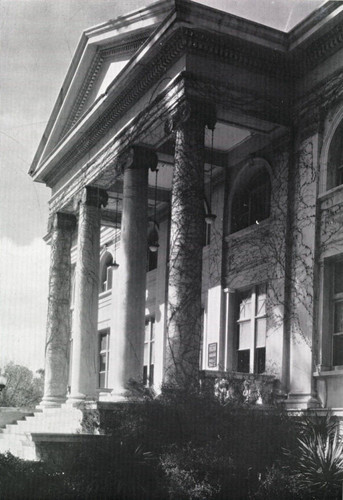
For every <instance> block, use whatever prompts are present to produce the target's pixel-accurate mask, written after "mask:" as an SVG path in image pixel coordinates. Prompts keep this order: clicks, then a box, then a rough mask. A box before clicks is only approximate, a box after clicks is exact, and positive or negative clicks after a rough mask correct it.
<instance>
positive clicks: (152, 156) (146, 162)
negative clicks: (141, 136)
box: [119, 144, 158, 172]
mask: <svg viewBox="0 0 343 500" xmlns="http://www.w3.org/2000/svg"><path fill="white" fill-rule="evenodd" d="M119 163H120V168H121V170H122V171H123V172H124V170H126V169H131V170H135V169H141V168H143V169H144V168H146V169H148V168H150V169H151V171H152V172H154V171H155V170H156V168H157V163H158V158H157V154H156V153H155V151H154V150H153V149H152V148H149V147H147V146H140V145H136V144H134V145H132V146H130V147H129V148H128V149H127V150H126V151H125V152H124V153H123V154H122V155H121V156H120V159H119Z"/></svg>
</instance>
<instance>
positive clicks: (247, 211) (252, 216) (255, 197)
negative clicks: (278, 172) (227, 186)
mask: <svg viewBox="0 0 343 500" xmlns="http://www.w3.org/2000/svg"><path fill="white" fill-rule="evenodd" d="M270 190H271V184H270V178H269V173H268V171H267V170H266V169H265V168H263V169H259V171H258V172H256V173H255V174H254V175H253V176H252V177H250V179H248V180H247V181H246V183H245V184H244V185H242V186H241V187H240V188H239V189H238V190H237V192H236V193H235V195H234V198H233V202H232V216H231V233H235V232H236V231H240V230H241V229H244V228H246V227H248V226H252V225H253V224H259V222H260V221H262V220H265V219H267V218H268V217H269V215H270Z"/></svg>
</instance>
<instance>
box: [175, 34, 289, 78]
mask: <svg viewBox="0 0 343 500" xmlns="http://www.w3.org/2000/svg"><path fill="white" fill-rule="evenodd" d="M185 31H186V37H187V49H188V50H189V51H190V52H192V53H197V54H204V55H207V56H210V57H212V58H214V59H221V60H224V61H225V62H226V63H229V64H232V65H233V66H238V67H244V68H246V69H251V70H253V71H254V72H258V73H263V74H269V75H272V76H274V77H276V78H279V79H283V80H284V79H285V78H286V79H289V78H290V74H289V67H288V64H287V61H286V59H285V57H284V53H283V52H281V51H276V50H271V49H269V48H266V47H261V46H254V45H253V44H251V43H247V42H244V41H243V40H241V39H237V38H235V37H232V36H226V37H223V36H218V35H215V34H211V33H208V32H206V31H200V30H196V29H191V28H187V29H186V30H185Z"/></svg>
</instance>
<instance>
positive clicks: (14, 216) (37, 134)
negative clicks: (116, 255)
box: [0, 0, 323, 370]
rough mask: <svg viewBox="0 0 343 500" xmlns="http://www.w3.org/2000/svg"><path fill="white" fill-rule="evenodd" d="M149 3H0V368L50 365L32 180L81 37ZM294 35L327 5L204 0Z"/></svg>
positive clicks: (41, 191)
mask: <svg viewBox="0 0 343 500" xmlns="http://www.w3.org/2000/svg"><path fill="white" fill-rule="evenodd" d="M151 3H153V2H151V1H149V0H0V19H1V21H0V23H1V27H0V34H1V46H0V47H1V48H0V88H1V102H0V161H1V162H0V169H1V170H0V175H1V182H0V191H1V192H0V249H1V259H0V367H1V366H3V365H4V364H5V363H6V362H8V361H11V360H12V361H14V362H16V363H20V364H24V365H27V366H29V367H30V368H31V369H33V370H36V369H38V368H41V367H43V366H44V337H45V320H46V309H47V295H48V287H47V284H48V267H49V247H47V245H46V244H45V243H44V242H43V240H42V237H43V236H44V234H45V233H46V226H47V218H48V209H47V204H48V199H49V196H50V190H49V189H48V188H46V187H45V186H44V185H40V184H36V183H33V182H32V180H31V178H30V177H29V176H28V174H27V171H28V169H29V166H30V163H31V160H32V158H33V156H34V153H35V151H36V149H37V147H38V144H39V141H40V138H41V136H42V134H43V131H44V128H45V126H46V123H47V120H48V118H49V116H50V113H51V110H52V107H53V105H54V102H55V99H56V97H57V94H58V91H59V89H60V87H61V85H62V82H63V79H64V77H65V74H66V72H67V69H68V66H69V64H70V61H71V58H72V55H73V53H74V50H75V48H76V45H77V43H78V40H79V38H80V35H81V32H82V31H83V30H84V29H86V28H89V27H90V26H94V25H96V24H98V23H101V22H103V21H106V20H108V19H112V18H115V17H117V16H118V15H121V14H124V13H126V12H129V11H130V10H133V9H135V8H138V7H142V6H144V5H148V4H151ZM200 3H203V4H206V5H210V6H213V7H216V8H218V9H222V10H226V11H228V12H231V13H233V14H235V15H239V16H242V17H247V18H249V19H252V20H254V21H256V22H260V23H264V24H268V25H270V26H272V27H274V28H277V29H281V30H284V31H288V30H289V29H291V28H292V27H293V26H294V25H295V24H297V22H299V21H300V20H301V19H302V18H304V17H305V16H306V15H308V14H309V13H310V12H311V10H313V9H314V8H316V7H318V6H319V5H320V4H322V3H323V2H322V0H201V1H200Z"/></svg>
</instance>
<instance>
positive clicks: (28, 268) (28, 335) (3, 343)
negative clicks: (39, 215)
mask: <svg viewBox="0 0 343 500" xmlns="http://www.w3.org/2000/svg"><path fill="white" fill-rule="evenodd" d="M0 245H1V259H0V365H3V364H4V363H6V362H8V361H14V362H15V363H19V364H24V365H26V366H29V367H30V368H32V369H34V370H36V369H38V368H42V367H43V366H44V339H45V324H46V311H47V296H48V272H49V253H50V252H49V247H48V246H47V245H46V243H44V241H43V240H41V239H39V238H36V239H34V240H33V241H32V243H31V244H28V245H17V244H16V243H15V242H13V240H11V239H9V238H2V239H1V240H0Z"/></svg>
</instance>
